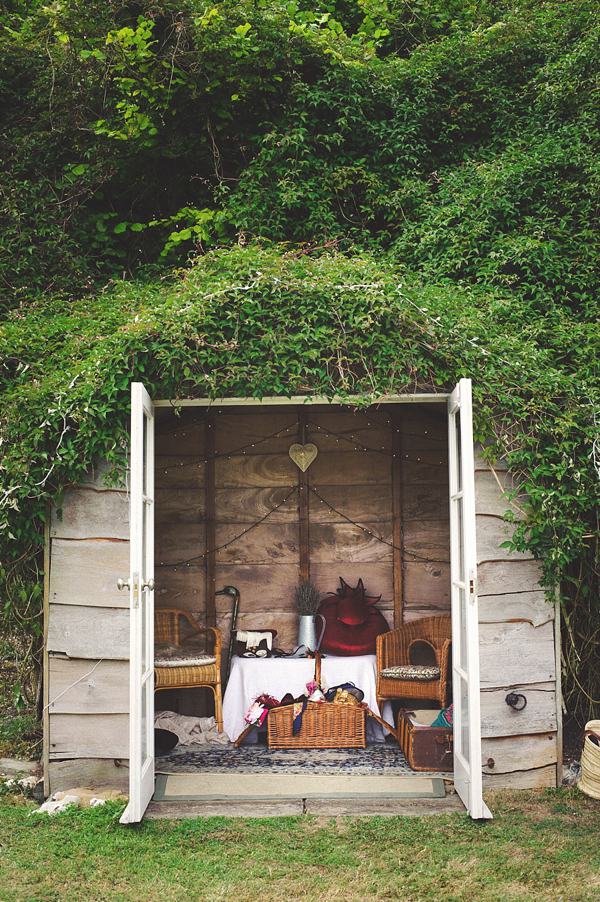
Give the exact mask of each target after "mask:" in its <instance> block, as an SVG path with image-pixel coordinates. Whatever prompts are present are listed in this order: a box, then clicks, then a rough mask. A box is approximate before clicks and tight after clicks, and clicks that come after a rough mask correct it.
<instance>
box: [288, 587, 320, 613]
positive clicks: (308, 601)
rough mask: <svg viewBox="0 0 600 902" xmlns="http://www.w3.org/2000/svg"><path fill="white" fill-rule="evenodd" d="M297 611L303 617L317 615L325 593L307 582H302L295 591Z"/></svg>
mask: <svg viewBox="0 0 600 902" xmlns="http://www.w3.org/2000/svg"><path fill="white" fill-rule="evenodd" d="M294 597H295V600H296V609H297V611H298V614H299V615H300V616H301V617H306V616H311V615H314V614H316V613H317V611H318V610H319V605H320V604H321V599H322V598H323V593H322V592H319V590H318V589H317V588H316V586H313V584H312V583H310V582H308V581H307V580H304V579H303V580H302V581H301V582H300V584H299V585H298V586H297V587H296V591H295V596H294Z"/></svg>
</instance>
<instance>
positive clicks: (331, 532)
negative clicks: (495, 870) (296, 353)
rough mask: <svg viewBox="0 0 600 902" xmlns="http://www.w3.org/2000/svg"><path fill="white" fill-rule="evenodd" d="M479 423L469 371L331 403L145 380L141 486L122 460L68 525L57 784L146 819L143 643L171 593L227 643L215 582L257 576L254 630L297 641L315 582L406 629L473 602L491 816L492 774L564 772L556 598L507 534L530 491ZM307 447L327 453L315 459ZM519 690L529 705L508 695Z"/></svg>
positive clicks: (475, 695)
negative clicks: (194, 395)
mask: <svg viewBox="0 0 600 902" xmlns="http://www.w3.org/2000/svg"><path fill="white" fill-rule="evenodd" d="M471 420H472V416H471V386H470V382H469V380H462V381H461V382H460V383H459V385H458V386H457V387H456V389H455V391H454V392H453V393H452V394H451V395H450V394H449V395H444V394H439V395H411V396H398V397H390V398H386V399H385V401H382V402H380V403H378V404H377V405H375V406H372V407H368V408H361V407H359V406H353V405H348V404H342V403H338V402H336V401H335V400H333V401H331V400H326V399H322V398H321V399H319V398H310V397H298V398H292V399H284V398H268V399H264V400H262V401H260V402H259V401H255V400H241V399H226V400H222V401H218V402H208V401H201V400H200V401H198V400H196V401H178V402H171V401H168V400H166V401H162V400H156V401H154V402H152V401H151V400H150V397H149V396H148V395H147V393H146V392H145V390H144V389H143V387H142V386H141V385H139V384H134V385H133V386H132V436H131V442H132V449H131V451H132V463H131V470H130V471H129V472H128V474H127V476H126V479H125V480H124V483H123V487H121V488H114V487H109V486H107V485H106V484H105V481H104V474H105V471H106V466H104V465H103V464H102V462H100V463H99V464H98V467H97V468H95V469H94V471H93V472H90V473H89V476H88V479H87V480H86V481H85V482H82V483H81V484H80V485H77V486H73V487H72V488H71V489H70V490H68V491H67V492H66V494H65V497H64V503H63V508H62V516H61V517H60V518H59V517H58V516H56V515H54V516H53V518H52V522H51V526H50V531H49V538H48V543H47V563H48V566H47V568H46V573H47V580H46V653H45V681H44V684H45V705H46V707H45V712H46V715H45V731H44V734H45V751H44V759H45V760H44V769H45V779H46V791H47V792H52V791H54V790H55V789H57V788H61V787H63V788H64V787H65V786H66V784H67V783H68V784H69V785H85V784H92V783H98V782H102V783H103V784H104V785H110V786H113V787H123V788H126V787H127V786H128V787H129V791H130V806H129V808H128V811H127V812H126V816H125V820H139V818H140V817H141V816H142V814H143V811H144V809H145V805H146V804H147V802H148V799H149V798H150V797H151V794H152V787H153V779H154V770H153V757H152V748H151V741H150V739H151V737H150V739H148V736H149V734H150V732H151V731H148V730H147V729H146V726H147V718H148V717H149V716H151V711H152V696H153V692H152V666H151V664H150V666H148V659H149V660H150V661H152V653H151V652H152V649H151V644H150V645H148V644H146V646H144V647H143V642H144V639H143V636H144V635H145V636H146V641H147V642H148V641H149V642H150V643H151V642H152V637H151V635H150V636H149V633H151V631H150V630H148V629H146V628H145V626H146V625H147V624H148V623H149V622H151V621H150V620H149V618H151V616H152V605H153V604H155V605H157V606H162V607H169V606H177V607H180V608H185V609H187V610H189V611H190V612H193V613H194V614H195V615H196V616H197V617H198V618H199V619H200V620H201V621H203V622H204V623H205V624H207V625H215V624H216V625H217V626H218V627H219V628H220V629H221V630H222V633H223V644H224V648H225V649H227V647H228V644H229V628H230V622H231V609H230V602H229V600H228V599H227V597H226V596H225V597H223V596H215V591H216V590H217V589H218V588H222V587H223V586H224V585H226V584H231V585H235V586H237V587H238V588H239V590H240V593H241V599H242V602H241V608H240V615H239V619H238V627H240V628H247V629H257V628H266V627H271V628H275V629H277V631H278V644H280V645H281V646H282V647H284V648H293V647H294V645H295V644H296V636H297V615H296V613H295V611H294V588H295V587H296V586H297V584H298V581H299V579H300V578H301V577H303V578H307V577H310V579H311V580H312V581H313V582H314V583H315V584H316V585H317V587H318V588H319V589H321V590H322V591H324V592H326V591H334V590H335V588H336V586H337V585H338V581H339V577H342V578H343V579H344V580H345V581H346V582H349V583H354V582H356V581H357V580H358V579H362V580H363V582H364V584H365V587H366V588H367V589H368V591H369V593H370V594H373V595H381V601H380V603H379V607H380V609H381V610H382V611H383V612H384V614H385V616H386V618H387V620H388V623H389V624H390V626H394V625H398V624H400V623H402V622H405V621H407V620H411V619H417V618H421V617H425V616H429V615H431V614H435V613H439V612H444V611H451V610H452V614H453V631H456V630H460V631H461V635H462V636H463V637H464V641H465V642H466V647H467V648H468V650H469V653H468V660H467V661H465V660H462V661H461V660H456V659H457V654H456V652H455V668H454V693H455V694H454V699H455V712H456V710H457V705H456V702H457V700H458V702H459V706H458V712H457V714H456V717H457V721H456V722H455V779H456V782H457V788H458V791H459V793H460V794H461V795H462V796H463V798H464V800H465V803H466V805H467V809H468V810H469V811H470V813H471V814H472V815H473V816H475V817H482V816H486V815H487V809H486V808H485V804H484V803H483V802H482V800H481V791H482V788H483V789H484V790H485V789H491V788H505V787H518V788H539V787H543V786H554V785H556V784H557V780H558V779H559V777H560V771H561V761H560V746H561V736H560V733H561V728H560V683H559V671H558V670H557V655H558V651H557V649H558V647H559V641H558V639H559V637H558V634H557V625H556V622H555V608H554V605H553V604H552V602H551V601H549V600H548V599H547V597H546V595H545V593H544V591H543V589H542V588H541V586H540V584H539V576H540V574H539V568H538V565H537V564H536V562H535V561H534V560H533V559H532V557H530V556H528V555H525V554H517V553H510V552H509V551H508V550H507V548H506V547H504V545H505V543H506V542H507V539H508V537H509V534H508V532H507V525H506V523H505V521H504V519H503V518H504V514H505V512H506V510H507V509H508V508H509V507H511V504H512V507H513V510H514V511H515V512H516V513H517V515H518V512H519V508H518V505H516V504H515V502H511V501H510V500H509V499H508V498H507V495H506V494H505V493H506V492H509V491H512V490H513V489H514V488H515V486H514V484H513V479H512V477H511V474H510V473H509V472H508V471H507V470H506V469H505V468H503V467H502V465H501V464H496V465H494V466H493V467H492V466H491V465H490V464H488V463H487V462H486V461H485V459H484V457H483V455H482V454H481V449H479V448H478V447H476V446H473V440H472V422H471ZM294 443H300V444H305V443H312V444H314V445H315V446H316V448H317V452H318V453H317V456H316V458H315V459H314V461H313V462H312V463H311V465H310V467H309V468H308V469H307V470H306V471H305V472H302V470H300V469H299V468H298V467H297V466H296V464H295V463H294V462H293V460H292V459H291V457H290V454H289V449H290V446H291V445H292V444H294ZM119 578H122V579H124V580H126V581H128V582H129V584H130V591H129V593H126V592H120V591H119V590H118V589H117V580H118V579H119ZM152 580H154V583H152ZM148 636H149V638H148ZM462 644H463V645H464V642H463V643H462ZM456 645H457V643H456V642H454V646H455V648H456ZM144 661H145V662H146V663H144ZM510 692H516V693H519V694H520V695H522V696H524V698H525V700H526V707H524V708H523V709H522V710H515V708H514V707H511V706H510V705H508V704H507V702H506V697H507V695H508V694H509V693H510ZM461 718H462V722H461ZM459 732H460V733H461V735H462V737H463V740H462V741H463V742H464V744H465V746H464V748H462V750H461V745H460V739H459V743H458V745H459V747H458V749H457V745H456V744H457V738H458V737H457V733H459ZM144 737H146V739H145V738H144ZM144 743H146V745H144ZM457 752H458V754H457ZM463 758H464V759H465V760H464V761H463ZM457 761H458V765H457ZM128 762H129V764H130V767H128V768H126V767H123V766H120V765H124V764H127V763H128ZM461 762H462V763H461ZM465 762H466V763H465ZM461 769H462V770H461ZM463 771H464V772H463ZM148 793H149V794H148Z"/></svg>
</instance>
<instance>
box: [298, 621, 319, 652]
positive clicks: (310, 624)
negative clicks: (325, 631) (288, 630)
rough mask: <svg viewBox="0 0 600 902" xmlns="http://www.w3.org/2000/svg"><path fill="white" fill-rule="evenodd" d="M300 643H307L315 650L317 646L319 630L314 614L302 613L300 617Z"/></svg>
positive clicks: (308, 646) (307, 645)
mask: <svg viewBox="0 0 600 902" xmlns="http://www.w3.org/2000/svg"><path fill="white" fill-rule="evenodd" d="M298 645H306V647H307V648H310V649H311V651H313V650H314V649H315V648H316V646H317V630H316V628H315V618H314V614H300V616H299V618H298Z"/></svg>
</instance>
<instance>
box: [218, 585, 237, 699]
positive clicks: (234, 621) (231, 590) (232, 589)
mask: <svg viewBox="0 0 600 902" xmlns="http://www.w3.org/2000/svg"><path fill="white" fill-rule="evenodd" d="M215 595H231V597H232V598H233V612H232V615H231V634H230V636H229V652H228V654H227V670H226V672H225V681H224V683H223V690H225V688H226V686H227V682H228V680H229V671H230V670H231V659H232V658H233V648H234V645H235V629H236V624H237V616H238V609H239V606H240V593H239V591H238V590H237V589H236V588H235V586H225V588H224V589H221V591H220V592H215Z"/></svg>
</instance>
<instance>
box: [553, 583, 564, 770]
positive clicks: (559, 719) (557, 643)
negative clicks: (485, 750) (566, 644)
mask: <svg viewBox="0 0 600 902" xmlns="http://www.w3.org/2000/svg"><path fill="white" fill-rule="evenodd" d="M554 597H555V610H554V660H555V667H556V684H555V685H556V753H557V759H556V785H557V786H561V785H562V771H563V697H562V685H561V667H562V661H561V648H562V642H561V635H560V589H559V587H558V586H557V587H556V589H555V592H554Z"/></svg>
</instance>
